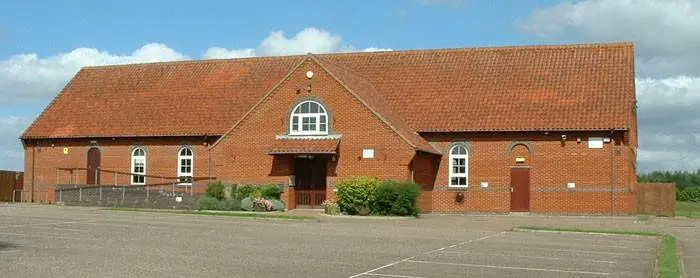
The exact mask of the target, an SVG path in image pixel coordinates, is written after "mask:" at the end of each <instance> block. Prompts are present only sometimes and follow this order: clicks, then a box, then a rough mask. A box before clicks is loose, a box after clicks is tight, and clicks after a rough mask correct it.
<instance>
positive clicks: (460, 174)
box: [449, 145, 469, 187]
mask: <svg viewBox="0 0 700 278" xmlns="http://www.w3.org/2000/svg"><path fill="white" fill-rule="evenodd" d="M449 179H450V180H449V184H450V187H467V186H469V152H468V151H467V148H466V147H465V146H464V145H455V146H453V147H452V148H450V174H449Z"/></svg>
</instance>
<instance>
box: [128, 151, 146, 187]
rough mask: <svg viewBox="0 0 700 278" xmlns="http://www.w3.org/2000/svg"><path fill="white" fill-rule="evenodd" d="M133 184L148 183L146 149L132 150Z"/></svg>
mask: <svg viewBox="0 0 700 278" xmlns="http://www.w3.org/2000/svg"><path fill="white" fill-rule="evenodd" d="M131 174H132V175H131V184H146V177H145V175H146V151H144V150H143V149H142V148H135V149H134V150H133V151H132V152H131Z"/></svg>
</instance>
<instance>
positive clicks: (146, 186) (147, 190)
mask: <svg viewBox="0 0 700 278" xmlns="http://www.w3.org/2000/svg"><path fill="white" fill-rule="evenodd" d="M144 187H145V188H146V200H148V195H149V193H148V192H149V189H148V185H144Z"/></svg>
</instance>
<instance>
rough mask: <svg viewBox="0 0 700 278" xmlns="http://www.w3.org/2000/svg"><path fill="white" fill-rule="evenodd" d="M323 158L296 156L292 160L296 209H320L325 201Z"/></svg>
mask: <svg viewBox="0 0 700 278" xmlns="http://www.w3.org/2000/svg"><path fill="white" fill-rule="evenodd" d="M327 168H328V159H327V157H325V156H318V155H316V156H311V155H309V156H297V157H295V158H294V194H295V195H296V196H295V198H294V199H295V200H296V207H297V208H310V209H316V208H320V207H321V204H322V203H323V201H325V200H326V171H327Z"/></svg>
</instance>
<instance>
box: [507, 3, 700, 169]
mask: <svg viewBox="0 0 700 278" xmlns="http://www.w3.org/2000/svg"><path fill="white" fill-rule="evenodd" d="M698 15H700V1H696V0H673V1H671V0H668V1H667V0H585V1H578V2H576V3H570V2H563V3H560V4H556V5H553V6H550V7H545V8H541V9H536V10H533V11H532V12H531V13H530V15H529V16H528V17H527V18H525V19H520V20H518V21H516V22H517V24H519V25H520V27H521V28H523V30H525V31H526V32H528V33H531V34H534V35H536V36H538V37H540V38H543V39H553V40H566V41H570V40H574V41H584V42H601V41H632V42H633V43H634V45H635V55H636V57H635V60H636V70H637V75H638V76H639V77H638V78H637V80H636V89H637V100H638V105H639V110H638V113H637V115H638V121H639V143H640V151H639V155H638V160H639V165H640V170H641V171H649V170H653V169H687V170H694V169H698V168H700V148H698V147H697V146H698V145H700V109H698V108H697V107H700V55H697V51H698V49H700V28H698V26H700V16H698Z"/></svg>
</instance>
